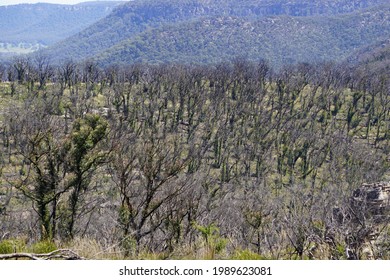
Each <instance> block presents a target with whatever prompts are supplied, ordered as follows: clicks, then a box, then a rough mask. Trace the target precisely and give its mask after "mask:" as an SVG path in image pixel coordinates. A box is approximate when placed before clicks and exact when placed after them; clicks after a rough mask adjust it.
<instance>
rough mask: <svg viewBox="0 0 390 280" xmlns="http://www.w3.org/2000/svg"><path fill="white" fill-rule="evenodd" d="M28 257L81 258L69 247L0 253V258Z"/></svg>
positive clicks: (44, 258) (31, 258)
mask: <svg viewBox="0 0 390 280" xmlns="http://www.w3.org/2000/svg"><path fill="white" fill-rule="evenodd" d="M10 259H30V260H83V259H84V258H83V257H80V256H79V255H78V254H76V253H75V252H73V251H72V250H69V249H58V250H55V251H53V252H50V253H45V254H35V253H12V254H0V260H10Z"/></svg>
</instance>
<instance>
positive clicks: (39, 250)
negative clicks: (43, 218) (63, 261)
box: [30, 240, 57, 254]
mask: <svg viewBox="0 0 390 280" xmlns="http://www.w3.org/2000/svg"><path fill="white" fill-rule="evenodd" d="M55 250H57V246H56V244H54V242H53V241H48V240H47V241H40V242H37V243H34V244H32V245H31V247H30V251H31V252H32V253H35V254H45V253H50V252H53V251H55Z"/></svg>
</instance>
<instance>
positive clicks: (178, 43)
mask: <svg viewBox="0 0 390 280" xmlns="http://www.w3.org/2000/svg"><path fill="white" fill-rule="evenodd" d="M384 38H390V5H388V6H387V7H386V8H385V7H381V8H375V9H370V10H368V11H365V12H357V13H354V14H348V15H342V16H340V15H339V16H323V17H291V16H283V17H265V18H261V19H258V20H254V21H250V20H247V19H245V18H239V17H216V18H202V19H199V20H196V21H193V22H187V23H183V24H180V25H171V26H164V27H160V28H156V29H152V30H149V31H146V32H143V33H142V34H140V35H139V36H137V37H136V38H132V39H128V40H126V41H122V42H121V43H119V44H117V45H115V46H114V47H112V48H109V49H107V50H105V51H103V52H102V53H100V54H99V55H98V56H97V58H98V60H99V61H102V62H103V64H110V63H127V62H134V61H140V62H141V61H143V62H149V63H160V62H169V61H175V62H181V63H183V62H184V63H185V62H187V63H188V62H191V63H216V62H221V61H224V60H229V59H232V58H234V57H235V56H245V57H247V58H248V59H251V60H256V59H259V58H266V59H267V60H269V61H270V62H271V63H272V64H273V65H274V66H281V65H283V64H290V63H296V62H320V61H327V60H341V59H345V58H346V57H348V56H349V55H350V53H351V52H353V51H355V50H356V49H358V48H360V47H361V46H365V45H368V44H371V43H373V42H376V41H378V40H380V39H384Z"/></svg>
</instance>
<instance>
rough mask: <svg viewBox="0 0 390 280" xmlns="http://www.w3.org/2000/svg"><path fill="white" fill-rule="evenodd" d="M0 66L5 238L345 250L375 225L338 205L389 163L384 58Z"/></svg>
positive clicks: (128, 248) (266, 251)
mask: <svg viewBox="0 0 390 280" xmlns="http://www.w3.org/2000/svg"><path fill="white" fill-rule="evenodd" d="M0 77H2V82H1V83H0V94H1V98H2V100H3V101H2V102H1V107H0V112H1V131H0V133H1V138H0V140H1V142H0V143H1V144H0V145H1V151H2V152H1V184H0V221H1V222H0V240H1V239H5V238H18V237H24V238H28V239H29V240H31V241H34V240H35V241H36V240H54V241H58V242H65V241H69V240H73V239H74V238H91V239H94V240H97V241H99V242H101V243H102V244H104V245H105V246H115V248H117V250H118V251H119V252H121V253H123V254H124V255H125V256H129V257H137V256H138V255H139V254H140V253H142V252H153V253H158V254H162V255H163V256H165V257H167V258H169V257H180V256H182V257H185V252H187V251H186V250H191V252H193V255H192V256H194V255H195V256H196V254H201V253H199V252H203V253H204V254H203V255H202V257H207V258H224V257H228V256H233V255H235V254H238V253H239V252H241V253H242V252H253V253H254V254H256V255H258V256H261V257H266V258H275V259H291V258H323V259H343V258H347V256H346V252H347V249H348V248H349V247H350V246H352V245H351V242H352V241H350V240H354V242H357V241H356V238H355V239H354V237H356V236H354V234H355V235H356V234H358V233H360V232H361V231H364V230H367V229H368V228H369V227H370V226H371V225H370V223H368V222H367V221H368V218H367V217H365V216H362V218H361V223H360V224H359V225H358V226H357V224H356V223H353V224H352V223H349V222H348V219H345V221H346V222H345V223H343V224H340V223H338V221H337V219H335V215H334V209H337V211H338V212H337V213H338V215H343V213H344V214H345V213H347V212H348V211H347V210H348V207H349V204H348V201H349V199H350V197H351V195H352V193H353V190H354V189H356V188H358V187H359V186H360V185H361V184H362V183H364V182H376V181H381V180H385V179H386V178H387V179H388V178H389V157H388V155H389V154H390V145H389V141H390V134H389V132H390V95H389V88H390V83H389V76H387V75H385V74H383V75H381V73H378V74H377V75H376V76H371V75H366V74H365V73H364V72H363V71H358V70H356V71H355V70H354V69H352V68H349V67H347V66H345V65H344V66H343V65H337V64H332V63H324V64H321V65H309V64H298V65H291V66H286V67H284V68H282V69H280V70H278V71H275V70H273V69H272V68H271V67H270V66H269V65H268V64H267V62H266V61H258V62H249V61H246V60H245V59H240V58H237V59H235V60H233V61H232V62H227V63H222V64H218V65H212V66H189V65H172V64H171V65H158V66H156V65H143V64H134V65H128V66H120V67H119V66H115V65H112V66H109V67H106V68H100V67H99V66H98V65H97V64H96V63H94V62H93V61H88V62H84V63H75V62H72V61H67V62H65V63H63V64H61V65H56V66H55V65H52V64H51V63H50V60H49V59H48V58H47V57H44V56H37V57H36V58H34V59H26V58H18V59H16V60H14V61H13V62H12V63H11V64H9V65H0ZM345 215H346V214H345ZM346 235H348V238H347V237H346ZM384 238H385V240H387V242H388V239H389V237H388V236H387V235H385V237H384ZM359 242H360V243H361V244H363V242H364V240H360V241H359ZM385 243H386V242H385ZM194 252H195V253H194ZM196 252H198V253H196ZM388 252H389V251H388V248H387V247H383V246H382V247H380V246H379V247H378V248H377V250H376V251H375V257H376V258H389V255H388ZM363 257H364V256H359V258H363Z"/></svg>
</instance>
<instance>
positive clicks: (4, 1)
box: [0, 0, 112, 6]
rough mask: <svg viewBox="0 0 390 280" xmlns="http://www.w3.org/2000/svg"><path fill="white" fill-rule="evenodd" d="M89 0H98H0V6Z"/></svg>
mask: <svg viewBox="0 0 390 280" xmlns="http://www.w3.org/2000/svg"><path fill="white" fill-rule="evenodd" d="M88 1H96V0H0V6H4V5H15V4H21V3H38V2H45V3H56V4H77V3H80V2H88ZM98 1H99V0H98ZM111 1H112V0H111Z"/></svg>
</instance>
